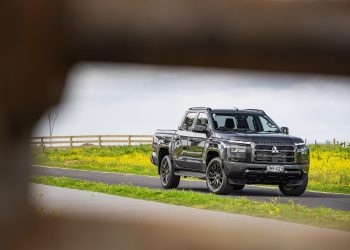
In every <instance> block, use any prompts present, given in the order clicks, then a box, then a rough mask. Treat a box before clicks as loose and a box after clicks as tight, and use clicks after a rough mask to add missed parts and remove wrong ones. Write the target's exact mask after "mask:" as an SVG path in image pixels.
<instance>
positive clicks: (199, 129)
mask: <svg viewBox="0 0 350 250" xmlns="http://www.w3.org/2000/svg"><path fill="white" fill-rule="evenodd" d="M192 131H193V132H197V133H206V132H207V131H208V129H207V126H206V125H194V126H193V129H192Z"/></svg>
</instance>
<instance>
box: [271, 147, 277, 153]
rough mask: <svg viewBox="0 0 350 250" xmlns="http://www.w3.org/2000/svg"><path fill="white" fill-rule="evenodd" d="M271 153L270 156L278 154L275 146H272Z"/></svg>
mask: <svg viewBox="0 0 350 250" xmlns="http://www.w3.org/2000/svg"><path fill="white" fill-rule="evenodd" d="M271 153H272V154H278V153H279V151H278V148H277V147H276V145H273V147H272V149H271Z"/></svg>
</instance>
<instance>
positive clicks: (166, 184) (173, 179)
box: [159, 155, 180, 189]
mask: <svg viewBox="0 0 350 250" xmlns="http://www.w3.org/2000/svg"><path fill="white" fill-rule="evenodd" d="M159 174H160V182H161V183H162V186H163V188H165V189H172V188H177V187H178V186H179V183H180V176H176V175H175V174H174V168H173V165H172V164H171V159H170V156H169V155H166V156H164V158H163V159H162V162H161V163H160V167H159Z"/></svg>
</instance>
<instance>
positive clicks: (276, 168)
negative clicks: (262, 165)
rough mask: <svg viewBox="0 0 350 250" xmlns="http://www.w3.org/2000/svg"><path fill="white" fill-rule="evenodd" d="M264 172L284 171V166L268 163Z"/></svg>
mask: <svg viewBox="0 0 350 250" xmlns="http://www.w3.org/2000/svg"><path fill="white" fill-rule="evenodd" d="M266 172H272V173H281V172H284V166H279V165H268V166H266Z"/></svg>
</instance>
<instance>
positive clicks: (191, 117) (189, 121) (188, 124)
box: [181, 113, 197, 130]
mask: <svg viewBox="0 0 350 250" xmlns="http://www.w3.org/2000/svg"><path fill="white" fill-rule="evenodd" d="M196 115H197V113H187V115H186V117H185V120H184V122H183V124H182V126H181V128H182V129H184V130H189V129H190V128H191V127H192V125H193V122H194V119H195V118H196Z"/></svg>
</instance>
